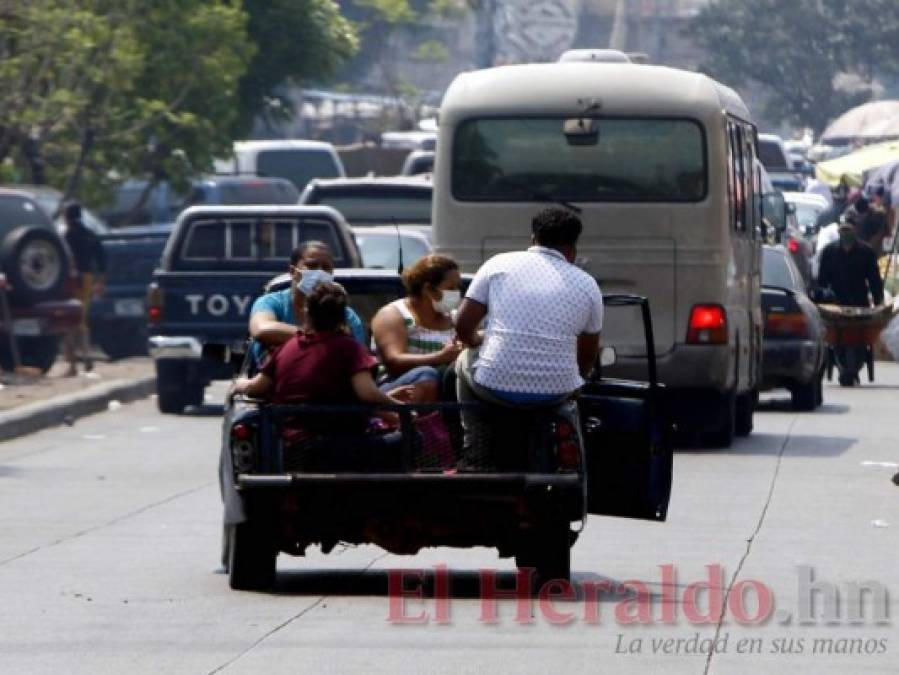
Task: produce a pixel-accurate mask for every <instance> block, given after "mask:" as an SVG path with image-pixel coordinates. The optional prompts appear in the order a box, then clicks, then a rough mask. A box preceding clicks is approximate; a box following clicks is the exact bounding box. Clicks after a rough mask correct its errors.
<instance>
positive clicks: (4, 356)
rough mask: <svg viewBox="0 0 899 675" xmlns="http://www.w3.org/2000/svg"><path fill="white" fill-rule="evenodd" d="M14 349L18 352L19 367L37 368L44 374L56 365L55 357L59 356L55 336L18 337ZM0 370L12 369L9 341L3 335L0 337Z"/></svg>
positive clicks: (57, 341)
mask: <svg viewBox="0 0 899 675" xmlns="http://www.w3.org/2000/svg"><path fill="white" fill-rule="evenodd" d="M16 348H17V350H18V352H19V365H22V366H28V367H30V368H37V369H38V370H40V371H41V372H42V373H46V372H47V371H48V370H50V368H52V367H53V364H54V363H56V357H57V356H58V355H59V337H58V336H56V335H41V336H39V337H18V338H16ZM0 368H2V369H3V370H7V371H12V369H13V368H14V364H13V359H12V352H11V350H10V348H9V341H8V338H7V337H6V336H5V335H4V336H2V337H0Z"/></svg>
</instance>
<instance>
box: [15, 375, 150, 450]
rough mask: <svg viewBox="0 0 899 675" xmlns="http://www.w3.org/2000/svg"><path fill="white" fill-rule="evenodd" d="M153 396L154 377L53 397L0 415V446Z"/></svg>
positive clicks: (89, 388)
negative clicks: (115, 403) (113, 403)
mask: <svg viewBox="0 0 899 675" xmlns="http://www.w3.org/2000/svg"><path fill="white" fill-rule="evenodd" d="M154 393H156V377H155V376H150V377H143V378H139V379H136V380H110V381H109V382H103V383H102V384H95V385H93V386H91V387H88V388H87V389H84V390H83V391H79V392H78V393H75V394H65V395H63V396H55V397H53V398H51V399H48V400H46V401H39V402H37V403H30V404H28V405H24V406H22V407H21V408H14V409H12V410H8V411H6V412H2V413H0V443H2V442H3V441H8V440H11V439H13V438H18V437H19V436H25V435H27V434H32V433H34V432H35V431H41V430H42V429H49V428H51V427H57V426H61V425H63V424H66V423H69V424H71V422H72V421H73V420H76V419H79V418H81V417H87V416H88V415H93V414H94V413H98V412H101V411H103V410H106V409H108V408H109V402H110V401H119V402H121V403H129V402H131V401H137V400H139V399H142V398H146V397H147V396H150V395H151V394H154Z"/></svg>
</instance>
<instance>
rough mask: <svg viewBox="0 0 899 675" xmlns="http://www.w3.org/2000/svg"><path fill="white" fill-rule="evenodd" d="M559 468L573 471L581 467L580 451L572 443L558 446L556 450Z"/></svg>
mask: <svg viewBox="0 0 899 675" xmlns="http://www.w3.org/2000/svg"><path fill="white" fill-rule="evenodd" d="M558 457H559V468H560V469H562V470H567V471H573V470H576V469H577V468H578V467H579V466H580V465H581V449H580V447H579V446H578V444H577V443H575V442H574V441H564V442H562V443H560V444H559V450H558Z"/></svg>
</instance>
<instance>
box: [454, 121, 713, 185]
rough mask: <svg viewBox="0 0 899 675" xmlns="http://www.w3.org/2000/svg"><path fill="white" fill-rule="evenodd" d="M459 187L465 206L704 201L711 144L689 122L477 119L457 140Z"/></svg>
mask: <svg viewBox="0 0 899 675" xmlns="http://www.w3.org/2000/svg"><path fill="white" fill-rule="evenodd" d="M585 124H587V125H588V126H587V128H588V129H589V128H592V129H593V130H594V131H593V133H590V132H589V131H588V132H586V133H584V132H579V129H581V128H584V125H585ZM452 190H453V195H454V196H455V197H456V199H459V200H463V201H513V202H514V201H522V200H525V201H529V200H541V199H547V198H552V199H564V200H568V201H573V202H579V201H581V202H615V201H655V202H668V201H671V202H683V201H700V200H702V199H704V198H705V194H706V149H705V139H704V135H703V131H702V128H701V127H700V125H699V124H698V123H696V122H694V121H691V120H684V119H641V118H633V119H590V120H578V119H563V118H561V117H556V118H509V119H474V120H469V121H466V122H463V123H462V124H461V125H460V126H459V127H458V129H457V131H456V136H455V139H454V144H453V158H452Z"/></svg>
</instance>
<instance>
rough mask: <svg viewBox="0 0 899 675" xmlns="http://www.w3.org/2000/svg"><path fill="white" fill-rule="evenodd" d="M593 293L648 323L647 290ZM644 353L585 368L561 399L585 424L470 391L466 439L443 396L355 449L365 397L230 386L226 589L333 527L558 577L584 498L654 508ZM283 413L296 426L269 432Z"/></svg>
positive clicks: (656, 393)
mask: <svg viewBox="0 0 899 675" xmlns="http://www.w3.org/2000/svg"><path fill="white" fill-rule="evenodd" d="M337 279H338V281H340V283H342V284H343V285H344V286H345V287H346V289H347V291H348V292H349V294H350V296H351V297H352V298H353V305H354V307H356V306H357V301H360V300H363V303H362V304H364V305H368V306H372V305H374V306H378V305H381V304H384V303H385V302H388V301H389V300H390V299H396V298H399V297H402V296H403V295H404V294H405V289H404V288H403V285H402V281H401V279H400V277H399V275H397V274H396V273H383V272H382V273H380V274H378V273H376V272H374V271H371V270H365V271H360V272H358V273H356V274H353V275H352V276H347V277H342V276H341V275H340V274H338V275H337ZM282 283H283V282H282ZM287 283H289V281H288V282H287ZM391 291H392V298H391V296H390V292H391ZM368 298H371V299H372V300H373V302H365V301H364V300H365V299H368ZM605 299H606V306H607V308H609V309H610V310H611V308H613V307H616V306H621V305H626V306H629V307H630V308H631V309H633V307H634V306H635V305H636V306H637V307H638V308H639V309H640V310H642V315H643V317H644V320H645V321H646V322H647V323H646V324H644V325H645V327H646V333H645V334H646V335H652V332H651V327H650V326H649V324H648V322H649V321H650V318H649V308H648V304H647V302H646V300H645V298H639V297H636V296H618V297H617V298H616V297H614V296H606V298H605ZM360 313H361V312H360ZM363 316H366V315H363ZM368 316H370V315H367V316H366V318H368ZM646 354H647V356H646V358H647V359H648V360H649V367H648V368H647V372H648V373H649V374H650V375H649V378H648V381H628V380H609V379H605V378H604V377H602V373H601V370H599V369H597V370H594V372H593V373H592V374H591V376H590V378H589V381H588V382H587V383H586V384H585V386H584V387H583V390H582V391H581V394H580V396H579V397H578V399H577V402H576V405H577V411H574V410H571V409H570V408H568V409H567V410H566V412H570V413H574V414H575V415H577V416H578V417H579V418H580V420H582V422H583V425H582V428H583V430H581V425H573V424H572V423H571V421H570V419H571V418H570V415H562V414H560V410H559V409H558V407H551V408H550V407H544V408H533V407H531V408H527V409H512V408H508V409H507V408H502V409H499V408H493V407H490V406H486V405H477V406H472V405H471V404H469V405H468V406H467V407H466V410H468V411H469V412H473V413H474V414H480V415H484V416H487V417H488V419H489V421H490V426H491V433H490V434H489V435H488V434H482V435H478V434H474V438H473V439H470V441H471V444H470V445H468V446H466V447H465V448H464V449H463V446H462V433H461V427H460V424H459V419H460V411H461V406H460V405H459V404H455V403H444V404H437V405H433V404H432V405H429V406H422V407H419V406H415V405H404V406H397V407H396V409H395V412H396V413H397V416H398V418H399V420H400V430H399V432H398V433H393V434H392V437H393V440H394V441H395V442H394V443H393V444H388V443H384V444H383V446H382V447H380V448H377V449H373V450H372V451H370V452H359V445H360V435H359V434H361V430H360V431H357V429H358V428H359V418H360V414H364V413H365V412H367V411H368V409H367V408H360V406H353V405H341V406H335V405H331V406H320V405H319V406H316V405H303V406H290V407H275V406H270V405H267V404H265V403H264V402H262V401H258V400H253V399H249V398H247V397H244V396H237V397H235V398H234V400H233V402H231V403H230V404H228V405H227V407H226V411H225V420H224V425H223V429H222V434H221V439H222V446H221V459H220V462H219V481H220V486H221V491H222V498H223V501H224V506H225V508H224V525H225V531H226V533H227V539H226V547H225V553H226V554H227V565H226V566H227V569H228V574H229V584H230V586H231V588H234V589H244V590H265V589H267V588H270V587H271V586H272V585H274V583H275V581H276V575H277V557H278V555H279V554H281V553H284V554H287V555H293V556H298V555H303V554H304V552H305V550H306V549H307V548H308V547H309V546H312V545H320V546H321V549H322V551H323V552H324V553H329V552H330V551H332V550H333V549H334V548H335V546H336V545H337V544H338V543H341V542H347V543H350V544H365V543H374V544H377V545H379V546H381V547H382V548H384V549H385V550H387V551H389V552H390V553H392V554H397V555H414V554H416V553H417V552H418V551H419V550H421V549H422V548H427V547H434V546H452V547H457V548H470V547H475V546H486V547H491V548H495V549H497V551H498V553H499V555H500V556H501V557H504V558H509V557H514V559H515V564H516V566H517V567H519V568H520V569H521V570H522V571H524V573H525V574H527V576H528V579H529V580H530V583H531V588H532V589H533V592H534V593H535V594H536V593H537V592H538V591H539V590H540V589H541V588H542V587H544V584H545V583H546V582H548V581H549V580H568V579H569V578H570V573H571V565H570V554H571V553H570V550H571V547H572V545H573V544H574V543H575V542H576V540H577V537H578V529H577V528H575V529H574V530H573V529H572V524H573V523H576V522H581V523H583V522H585V521H587V513H591V514H600V515H605V516H613V517H623V518H636V519H642V520H649V521H656V522H660V521H665V520H666V518H667V509H668V501H669V496H670V492H671V482H672V454H671V446H670V441H669V434H668V429H669V425H668V423H667V416H666V413H665V408H664V402H663V400H662V396H661V387H660V385H659V383H658V382H657V380H656V376H655V373H656V368H655V353H654V352H653V348H652V345H651V344H647V345H646ZM566 405H571V404H566ZM363 419H364V418H363ZM297 427H299V429H301V430H302V432H303V433H302V438H301V439H299V440H297V441H296V442H286V441H282V440H281V439H282V438H283V437H284V436H285V435H287V434H284V432H285V431H286V430H291V429H296V428H297ZM460 465H462V466H464V470H458V468H459V466H460ZM591 522H592V521H591ZM541 597H542V595H541Z"/></svg>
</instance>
